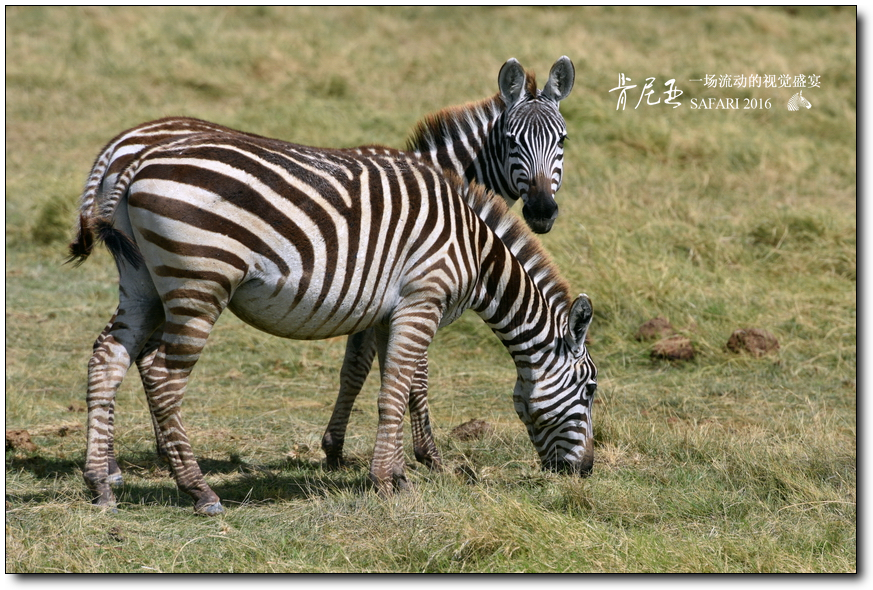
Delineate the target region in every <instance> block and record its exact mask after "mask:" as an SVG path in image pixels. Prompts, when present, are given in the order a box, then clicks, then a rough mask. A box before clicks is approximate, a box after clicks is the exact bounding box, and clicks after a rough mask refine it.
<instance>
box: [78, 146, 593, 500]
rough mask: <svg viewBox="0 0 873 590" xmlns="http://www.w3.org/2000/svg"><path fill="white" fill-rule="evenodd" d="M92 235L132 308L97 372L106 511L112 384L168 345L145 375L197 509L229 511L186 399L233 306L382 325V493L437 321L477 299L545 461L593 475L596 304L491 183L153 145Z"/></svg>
mask: <svg viewBox="0 0 873 590" xmlns="http://www.w3.org/2000/svg"><path fill="white" fill-rule="evenodd" d="M91 227H92V228H93V229H94V231H95V233H96V236H97V242H101V241H102V242H103V243H104V244H105V245H106V246H107V247H108V249H109V250H110V252H111V253H112V255H113V257H114V259H115V261H116V266H117V269H118V272H119V304H118V308H117V310H116V312H115V314H114V316H113V318H114V319H113V320H112V321H111V322H110V327H109V328H108V329H107V330H104V332H103V333H101V335H100V337H98V339H97V342H96V343H95V346H94V351H93V354H92V356H91V359H90V361H89V364H88V397H87V401H88V431H87V452H86V464H85V469H84V472H83V475H84V479H85V482H86V484H87V485H88V488H89V489H90V491H91V493H92V494H93V497H94V502H95V503H96V504H98V505H103V506H111V505H114V503H115V499H114V495H113V493H112V490H111V487H110V481H109V476H110V472H109V461H108V452H109V451H110V450H111V449H110V448H109V446H110V443H111V434H112V411H111V408H112V404H113V399H114V395H115V391H116V390H117V388H118V386H119V384H120V383H121V380H122V378H123V376H124V374H125V372H126V370H127V368H128V367H129V366H130V364H131V363H132V362H133V361H134V360H135V359H140V358H141V351H142V350H143V349H144V348H145V347H147V346H150V345H151V343H153V342H157V343H158V344H157V346H156V348H155V350H154V351H153V352H151V353H150V357H151V359H150V362H149V363H148V366H143V367H142V368H143V369H144V370H143V372H142V379H143V383H144V385H145V388H146V394H147V398H148V401H149V406H150V409H151V411H152V413H153V415H154V416H155V418H156V421H157V423H158V425H159V427H160V430H161V435H162V437H163V439H164V445H165V449H166V451H167V454H168V459H169V463H170V467H171V469H172V472H173V475H174V477H175V479H176V483H177V486H178V488H179V489H180V491H183V492H185V493H187V494H188V495H190V496H191V498H192V499H193V500H194V509H195V512H196V513H198V514H205V515H214V514H219V513H221V512H223V510H224V509H223V507H222V505H221V502H220V499H219V498H218V496H217V495H216V494H215V492H214V491H212V489H211V488H210V487H209V486H208V485H207V484H206V482H205V481H204V479H203V475H202V473H201V471H200V468H199V466H198V465H197V462H196V460H195V459H194V455H193V452H192V449H191V445H190V443H189V441H188V438H187V435H186V433H185V428H184V426H183V424H182V420H181V417H180V413H179V410H180V404H181V402H182V397H183V394H184V391H185V388H186V385H187V381H188V376H189V374H190V372H191V370H192V368H193V367H194V365H195V363H196V362H197V360H198V359H199V357H200V354H201V352H202V350H203V347H204V345H205V343H206V340H207V338H208V336H209V333H210V331H211V329H212V327H213V325H214V324H215V322H216V320H217V319H218V317H219V315H220V314H221V313H222V312H223V311H224V309H230V310H231V311H232V312H233V313H234V314H236V315H237V316H238V317H240V318H241V319H242V320H243V321H245V322H246V323H248V324H250V325H252V326H253V327H255V328H258V329H260V330H263V331H265V332H268V333H270V334H273V335H276V336H280V337H285V338H294V339H320V338H329V337H333V336H336V335H341V334H354V333H358V332H360V331H361V330H363V329H367V328H373V329H374V331H375V334H376V341H377V348H378V354H379V359H380V369H381V387H380V391H379V396H378V407H379V423H378V428H377V437H376V443H375V448H374V451H373V458H372V461H371V464H370V470H369V479H370V480H371V481H372V483H373V486H374V488H375V490H376V491H377V492H378V493H379V495H381V496H390V495H391V494H392V493H393V492H394V491H395V490H402V489H405V488H407V487H409V484H408V482H407V479H406V475H405V465H404V461H403V452H402V431H403V428H402V426H403V414H404V412H405V410H406V404H407V402H408V398H409V393H410V387H411V383H412V380H413V378H414V374H415V371H416V368H417V366H418V363H419V360H420V359H421V358H423V357H424V354H425V352H426V350H427V347H428V345H429V343H430V341H431V340H432V338H433V336H434V334H435V333H436V330H437V329H438V328H439V327H441V326H445V325H448V324H449V323H451V322H452V321H454V320H455V319H457V317H459V316H460V314H461V313H462V312H463V311H464V310H466V309H472V310H474V311H475V312H476V313H477V314H478V315H479V316H480V317H481V318H482V319H483V320H484V321H485V323H486V325H488V326H489V327H490V328H491V329H492V331H493V332H494V333H495V334H496V335H497V337H498V338H499V339H500V340H501V341H502V342H503V344H504V346H505V347H506V349H507V351H508V352H509V354H510V356H511V357H512V359H513V361H514V363H515V366H516V371H517V380H516V385H515V389H514V392H513V405H514V408H515V411H516V413H517V414H518V416H519V418H520V419H521V420H522V422H523V423H524V424H525V426H526V428H527V431H528V435H529V438H530V440H531V442H532V444H533V446H534V448H535V449H536V451H537V453H538V454H539V457H540V461H541V464H542V466H543V468H544V469H551V470H554V471H564V472H571V473H576V474H579V475H587V474H588V473H590V472H591V470H592V468H593V463H594V451H593V430H592V421H591V406H592V399H593V395H594V392H595V390H596V387H597V370H596V367H595V365H594V363H593V361H592V360H591V357H590V355H589V353H588V350H587V348H586V345H585V336H586V334H587V331H588V328H589V326H590V323H591V320H592V317H593V309H592V306H591V301H590V299H589V298H588V296H587V295H585V294H581V295H579V296H578V297H577V298H576V299H575V300H571V297H570V294H569V293H570V292H569V287H568V285H567V283H566V282H565V281H564V280H563V279H562V278H561V277H560V275H559V273H558V271H557V268H556V267H555V265H554V263H552V262H551V260H550V258H549V257H548V255H547V254H546V252H545V251H544V250H543V248H542V246H541V245H540V244H539V241H538V240H537V239H536V238H535V236H534V235H533V233H532V232H530V230H529V229H527V228H526V227H525V226H524V224H523V223H521V222H520V221H519V220H518V218H516V217H515V216H513V215H511V214H508V208H507V207H506V205H505V203H504V202H503V201H502V200H500V199H498V198H496V197H495V196H494V195H493V193H491V192H490V191H488V190H487V189H485V188H484V187H481V186H479V185H476V184H466V183H464V182H463V180H462V179H460V178H458V177H457V176H456V175H454V174H453V173H451V172H446V173H445V174H444V173H443V172H442V171H440V170H438V169H436V168H434V167H432V166H430V165H428V164H427V163H425V162H423V161H421V160H420V159H418V158H416V157H414V156H410V155H408V154H404V153H403V152H400V151H392V150H389V149H387V148H379V149H368V148H358V149H333V150H332V149H323V148H313V147H306V146H299V145H294V144H290V143H285V142H281V141H278V140H270V139H266V138H258V137H253V136H246V135H236V134H222V133H203V134H196V135H191V136H188V137H185V138H182V139H178V140H175V141H171V142H167V143H163V144H158V145H156V146H154V147H152V148H149V149H148V150H145V151H144V152H143V153H142V154H141V155H140V156H139V158H138V159H137V160H136V161H135V162H133V163H132V164H131V165H130V166H128V167H127V168H126V169H125V171H124V172H123V173H122V174H121V175H120V176H119V178H118V180H117V183H116V186H115V187H114V188H113V191H112V193H111V194H110V195H109V197H107V198H106V199H105V200H104V201H103V202H102V203H101V206H100V208H99V212H98V216H97V218H96V219H93V220H91ZM81 241H82V238H81V236H80V242H81ZM80 246H81V251H82V253H83V254H85V252H86V251H87V248H85V246H84V245H83V244H80ZM85 256H87V254H85ZM156 331H158V332H160V334H159V335H157V337H156V336H155V333H156Z"/></svg>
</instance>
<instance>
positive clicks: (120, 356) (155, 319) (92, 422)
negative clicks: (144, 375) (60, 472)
mask: <svg viewBox="0 0 873 590" xmlns="http://www.w3.org/2000/svg"><path fill="white" fill-rule="evenodd" d="M162 319H163V310H162V309H161V306H160V301H156V300H145V301H143V300H130V299H128V298H126V297H125V296H124V291H123V289H122V298H121V302H120V303H119V306H118V309H117V310H116V313H115V315H114V316H113V317H112V320H110V322H109V324H108V325H107V326H106V328H104V329H103V332H101V333H100V335H99V336H98V337H97V340H96V341H95V342H94V350H93V353H92V355H91V360H90V361H89V362H88V393H87V405H88V435H87V436H88V446H87V450H86V454H85V457H86V458H85V469H84V471H83V473H82V476H83V477H84V479H85V484H86V485H87V486H88V489H89V490H91V492H92V494H93V501H94V503H95V504H97V505H99V506H112V505H114V504H115V496H114V494H113V493H112V490H111V489H110V486H111V485H119V484H121V482H122V477H121V470H120V469H119V467H118V462H117V461H116V459H115V451H114V423H115V394H116V391H117V390H118V386H119V385H120V384H121V381H122V379H124V375H125V374H126V373H127V370H128V368H130V365H131V364H132V359H133V358H136V357H137V356H138V354H139V351H140V349H141V348H142V346H143V344H144V343H145V341H146V340H147V339H148V336H149V335H150V334H151V333H152V331H153V330H154V327H155V326H157V325H159V324H160V321H161V320H162Z"/></svg>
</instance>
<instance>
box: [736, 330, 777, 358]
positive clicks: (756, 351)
mask: <svg viewBox="0 0 873 590" xmlns="http://www.w3.org/2000/svg"><path fill="white" fill-rule="evenodd" d="M726 346H727V349H728V350H730V351H731V352H736V353H741V352H748V353H751V354H752V355H754V356H756V357H760V356H764V355H765V354H767V353H769V352H773V351H776V350H779V341H778V340H777V339H776V336H774V335H773V334H771V333H770V332H768V331H767V330H762V329H760V328H740V329H738V330H734V333H733V334H731V337H730V338H728V341H727V345H726Z"/></svg>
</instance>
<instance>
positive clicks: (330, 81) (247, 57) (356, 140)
mask: <svg viewBox="0 0 873 590" xmlns="http://www.w3.org/2000/svg"><path fill="white" fill-rule="evenodd" d="M6 17H7V18H6V39H7V41H6V43H7V45H6V47H7V58H6V97H7V100H6V120H7V124H6V334H5V335H6V427H7V429H8V428H24V429H27V430H29V431H30V433H31V435H32V438H33V442H34V443H35V444H36V445H37V447H38V449H37V451H33V452H26V451H21V450H13V451H7V453H6V502H7V504H6V570H7V572H55V571H80V572H97V571H100V572H147V571H163V572H191V571H203V572H206V571H208V572H213V571H215V572H217V571H251V572H255V571H257V572H280V571H281V572H287V571H306V572H321V571H332V572H340V571H343V572H364V571H373V572H388V571H392V572H393V571H404V572H405V571H434V572H479V571H482V572H504V571H506V572H509V571H549V572H551V571H584V572H597V571H610V572H629V571H646V572H652V571H659V572H663V571H669V572H680V571H682V572H685V571H688V572H691V571H713V572H764V571H767V572H776V571H779V572H837V571H854V570H855V569H856V568H857V561H856V543H857V533H856V437H857V418H856V364H857V362H856V338H857V330H856V322H857V312H856V309H857V300H856V280H857V279H856V277H857V272H856V248H857V244H856V228H857V224H856V164H855V157H856V151H855V142H856V131H855V127H856V124H857V115H856V109H857V106H856V92H857V89H856V79H855V76H856V74H855V71H856V60H855V52H856V39H855V27H856V21H855V15H854V12H853V11H851V10H848V9H832V8H821V9H809V10H807V9H803V8H790V9H781V8H780V9H776V8H772V9H771V8H750V7H736V8H734V7H725V8H713V9H702V8H691V7H676V8H651V9H650V8H632V9H625V8H619V7H615V8H522V7H518V8H493V9H451V8H426V9H411V8H391V9H388V8H386V9H358V8H316V7H312V8H295V9H281V8H217V9H181V8H91V7H81V8H7V9H6ZM493 30H499V31H501V33H500V34H499V35H497V34H493V35H492V34H482V31H493ZM563 54H566V55H568V56H570V57H571V58H572V59H573V61H574V63H575V65H576V71H577V80H576V87H575V88H574V90H573V93H572V94H571V95H570V97H569V98H568V99H567V100H566V101H565V102H564V103H563V104H562V112H563V113H564V116H565V118H566V120H567V124H568V128H569V136H570V139H569V141H568V143H567V149H566V156H565V158H566V166H565V168H566V170H565V173H566V174H565V179H564V188H563V189H562V191H561V193H560V205H561V217H560V218H559V220H558V222H557V224H556V226H555V229H554V230H553V231H552V232H551V233H550V234H548V235H547V236H545V238H544V244H545V246H546V248H547V249H548V250H549V252H550V253H551V254H552V255H553V257H554V258H555V260H556V262H557V264H558V265H559V267H560V268H561V270H562V272H563V273H564V275H565V277H566V278H567V279H568V281H569V282H570V284H571V285H572V286H573V288H574V289H575V290H577V291H580V292H581V291H584V292H586V293H588V294H589V295H590V296H591V297H592V300H593V302H594V308H595V321H594V324H593V327H592V330H591V337H592V339H593V342H592V344H591V351H592V355H593V356H594V359H595V361H596V362H597V364H598V369H599V371H600V376H601V378H600V388H599V390H598V396H599V397H598V399H597V404H596V405H595V410H594V412H595V414H594V422H595V437H596V441H597V449H596V450H597V465H596V468H595V472H594V474H593V476H592V477H591V478H589V479H587V480H575V479H570V478H565V477H559V476H555V475H549V474H544V473H541V472H540V471H539V469H538V465H537V459H536V455H535V453H534V451H533V448H532V447H531V445H530V443H529V441H528V440H527V436H526V434H525V432H524V429H523V427H522V425H521V424H520V422H519V421H518V419H517V418H516V417H515V414H514V412H513V410H512V405H511V400H510V391H511V387H512V383H513V380H514V376H513V369H512V364H511V362H510V360H509V358H508V356H507V355H506V353H505V352H504V351H503V350H502V347H501V346H500V344H499V342H498V341H497V340H496V339H495V338H494V337H493V336H492V335H491V334H490V333H489V332H488V331H487V329H486V328H485V327H484V326H483V325H482V322H481V321H480V320H479V319H478V318H476V317H475V316H472V315H464V316H463V317H462V318H461V319H460V320H458V321H457V322H456V323H455V324H453V325H452V326H450V327H449V328H447V329H445V330H443V331H441V332H440V334H439V335H438V337H437V340H436V342H435V344H434V345H433V347H432V350H431V354H430V358H431V392H432V395H431V408H432V413H433V421H434V424H435V427H436V434H437V441H438V443H439V445H440V448H441V449H442V451H443V454H444V457H445V460H446V463H447V470H446V472H445V473H440V474H432V473H429V472H427V471H424V470H421V469H414V470H412V473H411V477H412V480H413V482H414V484H415V491H414V492H412V493H410V494H407V495H402V496H400V497H397V498H395V499H393V500H391V501H388V502H383V501H380V500H378V499H377V498H376V497H375V496H374V495H373V494H371V493H370V491H369V489H368V487H367V484H366V464H367V461H368V459H369V455H370V453H371V452H372V445H373V438H374V435H375V423H376V408H375V403H374V399H375V391H376V384H375V379H372V380H371V382H369V383H368V384H367V386H366V388H365V391H364V393H363V394H362V396H361V398H360V401H359V403H358V405H357V408H358V410H359V411H356V412H355V413H353V416H352V422H351V425H350V430H349V437H348V439H347V447H348V449H347V450H348V454H349V456H350V457H351V458H352V459H353V460H354V465H353V467H352V468H350V469H348V470H345V471H342V472H338V473H329V472H325V471H323V470H322V468H321V466H320V460H321V452H320V450H319V439H320V435H321V432H322V429H323V428H324V426H325V425H326V422H327V418H328V416H329V413H330V409H331V405H332V403H333V399H334V389H335V387H336V382H337V375H338V368H339V366H340V363H341V358H342V352H343V342H342V341H341V340H334V341H325V342H316V343H301V342H289V341H280V340H277V339H274V338H271V337H268V336H266V335H264V334H261V333H258V332H255V331H253V330H251V329H250V328H248V327H246V326H245V325H243V324H242V322H240V321H239V320H237V319H236V318H234V317H232V316H231V315H230V314H227V315H226V317H223V318H222V320H221V321H220V322H219V324H218V326H217V327H216V329H215V331H214V333H213V335H212V337H211V339H210V342H209V344H208V346H207V349H206V352H205V354H204V356H203V359H202V360H201V362H200V363H199V364H198V367H197V369H196V371H195V373H194V376H193V379H192V382H191V387H190V389H189V394H188V397H187V398H186V404H185V410H184V411H185V419H186V423H187V424H188V426H189V431H190V434H191V437H192V442H193V445H194V448H195V451H196V452H197V453H198V456H199V457H200V458H201V465H202V467H203V468H204V471H206V472H207V480H208V481H209V483H210V485H212V486H213V487H214V488H215V489H216V491H217V492H218V493H219V495H220V496H221V497H222V499H223V502H224V504H225V505H226V506H227V507H228V512H227V514H226V515H224V516H222V517H219V518H216V519H202V518H197V517H195V516H194V515H193V513H192V510H191V506H190V501H189V499H188V498H187V497H181V496H180V495H179V494H178V492H177V491H176V488H175V485H174V484H173V482H172V479H171V478H170V476H169V473H168V471H167V469H166V467H165V466H164V465H163V464H162V463H161V462H160V461H158V460H157V459H156V457H155V456H154V452H153V440H152V438H153V436H152V432H151V427H150V425H149V420H148V416H147V414H146V410H145V403H144V400H143V399H142V392H141V386H140V385H139V383H138V380H137V379H135V378H130V379H128V380H127V381H126V382H125V383H124V384H123V386H122V388H121V391H120V392H119V398H118V403H119V409H118V425H117V432H118V436H117V444H118V450H119V457H120V459H121V462H122V466H123V468H124V469H125V477H126V485H125V487H124V489H123V490H122V491H121V492H120V494H119V498H120V500H121V506H120V509H119V511H118V513H115V514H107V513H103V512H101V511H99V510H96V509H94V508H92V507H91V506H90V505H89V504H88V501H87V500H88V499H87V497H86V494H85V489H84V485H83V484H82V480H81V468H82V463H83V454H84V429H83V428H84V413H83V412H82V411H81V409H82V408H83V406H84V401H83V397H84V390H85V380H86V363H87V360H88V356H89V354H90V348H91V344H92V342H93V339H94V338H95V337H96V335H97V334H98V333H99V331H100V330H101V329H102V328H103V326H104V325H105V322H106V320H107V319H108V317H109V315H110V314H111V312H112V310H113V309H114V306H115V301H116V299H115V298H116V292H115V291H116V287H115V284H116V278H115V270H114V266H113V264H112V262H111V260H110V258H109V256H108V255H107V254H106V253H105V252H104V251H102V250H101V251H100V252H98V253H97V254H96V255H95V256H94V257H93V259H92V260H89V261H88V263H87V264H85V265H83V266H82V267H80V268H78V269H73V268H70V267H69V266H62V265H61V262H62V260H63V258H64V256H65V252H64V243H65V240H66V238H67V236H68V235H69V228H70V226H71V225H72V211H73V209H74V207H75V202H76V199H77V197H78V194H79V190H80V188H81V185H82V183H83V182H84V179H85V176H86V173H87V170H88V168H89V166H90V164H91V161H92V159H93V158H94V157H95V155H96V153H97V151H98V150H99V149H100V147H101V146H102V145H103V144H104V143H105V142H106V141H108V140H109V139H110V138H111V137H112V136H113V135H114V134H116V133H117V132H119V131H121V130H122V129H125V128H127V127H130V126H132V125H135V124H137V123H140V122H142V121H145V120H148V119H151V118H156V117H159V116H164V115H171V114H178V115H190V116H196V117H201V118H205V119H210V120H213V121H216V122H218V123H222V124H225V125H229V126H232V127H237V128H242V129H245V130H248V131H252V132H255V133H260V134H264V135H268V136H273V137H279V138H282V139H287V140H291V141H296V142H299V143H309V144H314V145H322V146H348V145H357V144H362V143H384V144H388V145H392V146H397V147H401V146H403V144H404V141H405V138H406V135H407V133H408V132H409V131H410V129H411V128H412V127H413V125H414V123H415V122H416V121H417V120H418V119H419V118H420V117H421V116H422V115H424V114H425V113H427V112H430V111H433V110H435V109H438V108H441V107H444V106H448V105H451V104H458V103H462V102H465V101H468V100H475V99H480V98H484V97H485V96H488V95H490V94H492V93H493V92H495V90H496V77H497V71H498V69H499V67H500V65H501V64H502V63H503V62H504V61H505V60H506V59H507V58H508V57H510V56H515V57H517V58H518V59H519V60H520V61H521V62H522V63H523V64H524V65H525V66H528V67H532V68H534V69H536V70H537V71H538V73H539V75H540V78H541V79H542V77H543V76H545V74H546V73H547V71H548V67H549V65H550V64H551V63H553V62H554V60H555V59H556V58H557V57H558V56H560V55H563ZM620 72H623V73H625V74H627V75H628V76H630V77H632V78H634V77H636V78H635V80H634V81H635V82H638V81H641V80H643V79H644V78H645V77H648V76H656V77H657V79H658V82H659V83H662V82H664V81H666V79H668V78H672V77H675V78H676V79H677V80H678V81H683V80H689V79H692V78H699V77H702V75H704V74H719V73H732V74H733V73H760V74H764V73H776V74H781V73H791V74H799V73H804V74H806V73H817V74H819V75H821V76H822V82H821V88H820V89H815V90H814V92H813V91H812V90H810V91H809V92H808V93H807V92H804V95H805V96H807V95H808V96H809V98H810V100H812V101H813V103H814V106H813V108H812V109H810V110H809V111H805V112H796V113H794V112H789V111H788V110H787V109H786V108H784V105H783V103H784V102H786V101H787V100H788V98H789V97H790V95H791V94H792V93H789V92H787V89H782V90H779V91H768V92H764V91H763V90H760V91H758V90H756V91H745V94H742V93H739V94H737V96H748V97H757V98H763V97H767V96H771V95H772V98H773V104H774V105H776V106H774V107H773V108H772V109H769V110H763V111H755V112H743V111H741V110H740V111H699V110H698V111H694V110H691V109H690V104H689V101H690V99H691V98H706V97H716V98H718V97H720V96H722V94H723V92H724V91H723V90H719V89H703V88H702V87H701V86H700V85H699V84H698V85H695V83H690V82H682V84H681V85H680V88H682V89H683V90H684V91H685V93H686V94H685V95H683V97H682V99H681V100H683V106H682V107H681V108H679V109H675V110H672V109H663V108H656V107H648V108H644V107H640V109H637V110H634V109H632V108H630V107H629V108H628V109H627V110H625V111H624V112H621V111H619V112H617V111H616V110H615V94H614V93H613V94H610V93H609V89H610V88H613V87H615V86H616V82H617V81H618V74H619V73H620ZM636 98H637V97H636V96H632V97H629V101H630V102H633V103H635V101H636ZM813 99H814V100H813ZM656 316H662V317H665V318H666V319H668V320H669V321H670V322H671V323H672V325H673V326H674V328H675V329H676V331H677V333H679V334H680V335H682V336H683V337H685V338H688V339H689V340H690V341H691V344H692V346H693V347H694V349H695V351H696V356H695V357H694V359H693V360H691V361H687V362H668V361H658V360H653V359H652V358H651V349H652V342H649V341H637V340H636V339H634V334H635V333H636V331H637V329H638V328H639V326H640V325H641V324H642V323H643V322H644V321H646V320H648V319H650V318H653V317H656ZM741 327H742V328H749V327H758V328H763V329H766V330H768V331H769V332H771V333H773V334H774V335H775V336H776V338H777V339H778V340H779V343H780V349H779V351H778V352H776V353H774V354H769V355H766V356H763V357H761V358H755V357H753V356H751V355H738V354H735V353H732V352H730V351H729V350H727V349H726V347H725V344H726V342H727V340H728V338H729V336H730V335H731V333H732V332H733V331H734V330H735V329H737V328H741ZM472 418H479V419H484V420H486V421H488V422H489V423H490V424H492V425H493V426H494V430H493V431H491V432H489V433H487V434H486V435H485V436H484V437H483V438H481V439H479V440H473V441H459V440H456V439H454V438H453V437H452V436H451V430H452V428H454V427H455V426H457V425H459V424H461V423H463V422H466V421H467V420H470V419H472ZM62 433H63V434H62ZM409 456H410V457H411V453H410V454H409Z"/></svg>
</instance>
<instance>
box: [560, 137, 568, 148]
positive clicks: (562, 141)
mask: <svg viewBox="0 0 873 590" xmlns="http://www.w3.org/2000/svg"><path fill="white" fill-rule="evenodd" d="M565 141H567V136H566V135H562V136H561V139H559V140H558V147H564V142H565Z"/></svg>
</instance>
